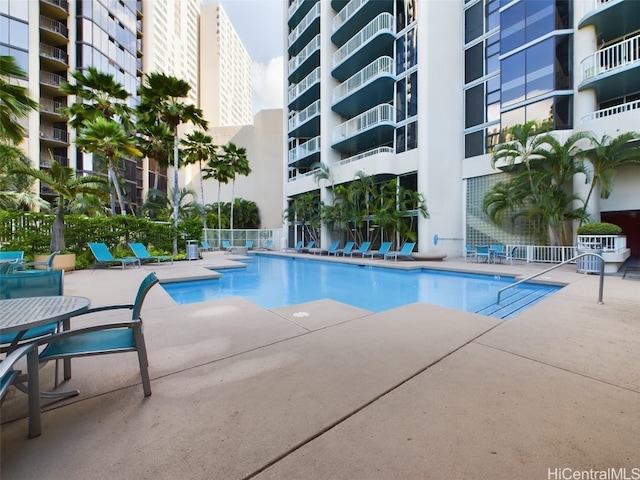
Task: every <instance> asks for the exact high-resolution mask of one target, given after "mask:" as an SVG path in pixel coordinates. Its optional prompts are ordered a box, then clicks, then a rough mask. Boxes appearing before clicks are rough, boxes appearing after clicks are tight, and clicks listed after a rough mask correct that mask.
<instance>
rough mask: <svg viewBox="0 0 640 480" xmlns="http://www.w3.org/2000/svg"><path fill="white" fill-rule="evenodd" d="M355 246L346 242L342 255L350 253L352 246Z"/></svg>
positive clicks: (353, 243)
mask: <svg viewBox="0 0 640 480" xmlns="http://www.w3.org/2000/svg"><path fill="white" fill-rule="evenodd" d="M355 244H356V242H347V244H346V245H345V246H344V248H343V249H342V252H343V253H351V250H353V246H354V245H355Z"/></svg>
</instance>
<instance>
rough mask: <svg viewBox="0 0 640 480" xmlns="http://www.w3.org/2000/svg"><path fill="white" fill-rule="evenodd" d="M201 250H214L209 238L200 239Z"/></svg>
mask: <svg viewBox="0 0 640 480" xmlns="http://www.w3.org/2000/svg"><path fill="white" fill-rule="evenodd" d="M200 250H206V251H207V252H210V251H211V250H213V248H211V245H209V242H208V241H207V240H200Z"/></svg>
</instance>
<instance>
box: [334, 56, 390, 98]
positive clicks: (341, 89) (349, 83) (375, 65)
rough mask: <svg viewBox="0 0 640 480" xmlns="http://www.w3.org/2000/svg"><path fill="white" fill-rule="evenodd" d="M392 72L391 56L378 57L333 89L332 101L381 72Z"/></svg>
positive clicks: (348, 93) (349, 92) (356, 88)
mask: <svg viewBox="0 0 640 480" xmlns="http://www.w3.org/2000/svg"><path fill="white" fill-rule="evenodd" d="M384 73H387V74H390V75H393V74H394V63H393V59H392V58H391V57H380V58H378V59H376V60H374V61H373V62H371V63H370V64H369V65H367V66H366V67H364V68H363V69H362V70H360V71H359V72H358V73H356V74H355V75H353V76H352V77H351V78H349V79H347V80H345V81H344V82H342V83H341V84H340V85H338V86H337V87H336V88H335V89H334V90H333V103H337V102H338V101H339V100H341V99H342V98H344V97H346V96H348V95H350V94H351V93H353V92H354V91H355V90H358V89H359V88H360V87H362V85H364V84H365V83H367V82H369V81H370V80H372V79H374V78H376V77H377V76H379V75H381V74H384Z"/></svg>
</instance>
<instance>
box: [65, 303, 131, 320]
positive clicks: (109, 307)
mask: <svg viewBox="0 0 640 480" xmlns="http://www.w3.org/2000/svg"><path fill="white" fill-rule="evenodd" d="M124 309H127V310H133V305H129V304H127V305H105V306H104V307H95V308H90V309H89V310H87V311H86V312H82V313H79V314H78V315H75V316H74V317H73V318H75V317H79V316H80V315H86V314H87V313H95V312H103V311H106V310H124Z"/></svg>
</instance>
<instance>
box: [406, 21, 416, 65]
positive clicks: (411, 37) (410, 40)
mask: <svg viewBox="0 0 640 480" xmlns="http://www.w3.org/2000/svg"><path fill="white" fill-rule="evenodd" d="M417 63H418V31H417V30H416V29H415V28H413V29H411V30H409V31H408V32H407V69H409V68H411V67H413V66H415V65H416V64H417Z"/></svg>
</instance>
